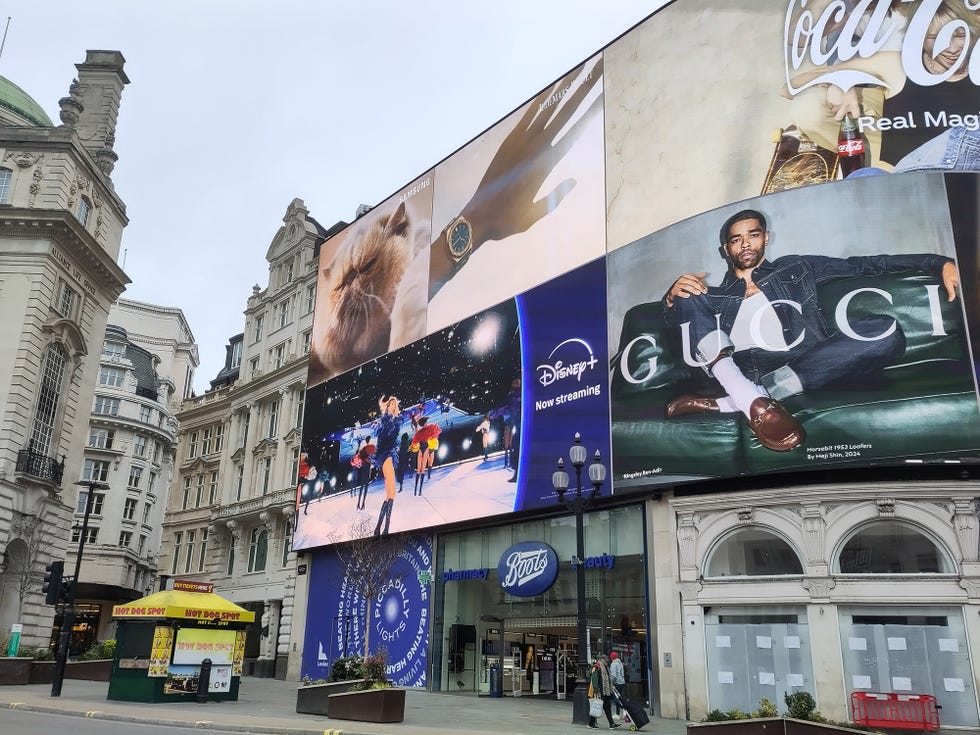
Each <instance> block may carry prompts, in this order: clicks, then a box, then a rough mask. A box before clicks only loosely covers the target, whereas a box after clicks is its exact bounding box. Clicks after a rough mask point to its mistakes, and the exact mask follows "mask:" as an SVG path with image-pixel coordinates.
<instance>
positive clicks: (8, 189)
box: [0, 51, 129, 645]
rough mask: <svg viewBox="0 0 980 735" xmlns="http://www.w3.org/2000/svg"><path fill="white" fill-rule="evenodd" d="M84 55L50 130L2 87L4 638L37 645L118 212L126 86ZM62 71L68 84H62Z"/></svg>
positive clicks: (108, 67) (89, 396)
mask: <svg viewBox="0 0 980 735" xmlns="http://www.w3.org/2000/svg"><path fill="white" fill-rule="evenodd" d="M124 62H125V60H124V59H123V56H122V54H120V53H119V52H118V51H88V52H87V53H86V57H85V61H84V62H82V63H80V64H77V65H76V69H77V78H76V79H75V80H74V81H72V83H71V85H70V87H69V91H68V94H67V95H66V96H65V97H64V98H62V99H61V100H60V102H59V105H60V107H61V115H60V116H61V124H60V125H55V124H53V123H52V121H51V120H50V119H49V118H48V117H47V115H46V114H45V113H44V111H43V109H42V108H41V106H40V105H38V104H37V103H36V102H35V101H34V100H32V99H31V98H30V96H29V95H27V94H26V93H25V92H24V91H23V90H21V89H19V88H18V87H17V86H16V85H14V84H13V83H11V82H9V81H8V80H6V79H3V78H0V313H2V314H3V315H4V318H3V320H2V323H0V348H2V349H0V406H2V409H0V411H2V414H0V551H2V553H3V561H2V567H0V569H2V574H0V629H2V630H9V628H10V626H11V625H12V624H14V623H18V622H19V623H21V624H22V625H23V637H22V641H23V643H24V644H25V645H39V644H46V643H47V641H48V638H49V634H50V628H51V620H52V613H53V611H52V609H51V608H50V607H46V606H45V605H44V600H43V597H42V596H41V594H40V588H41V580H42V576H43V571H44V567H45V564H47V563H48V562H50V561H51V560H53V559H57V558H62V557H63V556H64V554H65V550H66V546H67V542H68V538H69V536H70V532H69V529H70V527H71V523H72V519H73V514H72V510H73V505H74V502H75V493H74V492H73V490H72V489H71V488H70V485H71V483H72V482H73V481H74V480H75V478H77V477H79V476H80V475H81V472H82V462H83V446H84V444H85V440H86V435H87V428H88V415H89V411H90V407H91V405H92V401H93V389H94V386H95V381H96V377H97V375H98V371H99V353H100V351H101V350H100V348H101V344H102V337H103V334H104V332H105V326H106V322H107V319H108V315H109V309H110V306H111V304H112V303H113V302H114V301H115V300H116V299H117V298H118V297H119V295H120V294H121V293H122V291H123V290H124V288H125V286H126V284H127V283H128V281H129V279H128V278H127V277H126V274H125V273H124V272H123V270H122V268H121V267H120V266H119V264H118V262H117V259H118V256H119V250H120V241H121V238H122V231H123V228H124V227H125V226H126V224H127V221H128V220H127V216H126V207H125V204H124V203H123V200H122V199H121V198H120V196H119V194H118V193H117V192H116V190H115V187H114V186H113V182H112V178H111V175H112V171H113V168H114V166H115V162H116V159H117V155H116V153H115V152H114V151H113V145H114V142H115V135H116V118H117V115H118V111H119V105H120V100H121V96H122V91H123V87H124V86H125V85H126V84H127V83H128V82H129V80H128V78H127V77H126V73H125V72H124V71H123V66H124ZM66 76H67V75H66Z"/></svg>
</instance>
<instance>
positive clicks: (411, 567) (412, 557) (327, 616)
mask: <svg viewBox="0 0 980 735" xmlns="http://www.w3.org/2000/svg"><path fill="white" fill-rule="evenodd" d="M311 565H312V568H311V570H310V586H309V589H310V600H309V605H308V608H307V610H308V613H307V621H306V645H305V646H304V647H303V673H302V676H304V677H309V678H311V679H326V678H327V677H328V676H329V674H330V667H331V666H332V664H333V662H334V661H335V660H336V659H338V658H340V657H342V656H363V655H364V646H365V637H367V638H368V640H369V642H370V646H371V651H372V652H375V651H376V650H377V649H378V648H379V647H382V646H383V647H384V648H385V649H386V650H387V666H388V678H389V679H390V680H391V681H392V682H393V683H394V685H395V686H403V687H425V685H426V668H427V667H426V651H427V650H428V647H429V622H428V614H429V581H428V579H429V572H431V569H432V540H431V539H430V538H428V537H415V538H410V539H408V540H407V542H406V545H405V549H404V550H403V551H402V552H401V554H400V555H399V557H398V560H397V561H396V562H395V563H394V564H393V565H392V567H391V570H390V578H389V579H388V581H387V582H386V583H385V584H384V585H382V590H381V592H380V593H379V594H378V595H377V596H376V597H375V598H374V599H372V600H370V601H369V602H367V601H365V600H364V598H363V597H361V596H360V595H359V594H358V593H357V592H356V591H355V584H352V583H351V581H350V580H349V579H348V578H347V572H346V567H345V564H344V562H343V560H342V559H341V557H340V556H338V555H337V553H336V551H333V550H329V549H327V550H323V551H319V552H316V553H314V555H313V557H312V559H311ZM366 626H370V628H369V630H368V631H367V632H366Z"/></svg>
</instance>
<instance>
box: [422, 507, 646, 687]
mask: <svg viewBox="0 0 980 735" xmlns="http://www.w3.org/2000/svg"><path fill="white" fill-rule="evenodd" d="M584 524H585V556H586V563H587V566H586V569H585V597H586V622H587V630H588V636H589V648H590V650H589V651H586V652H584V653H583V659H589V658H590V657H594V656H595V655H596V654H598V653H599V652H602V653H607V654H608V653H609V652H611V651H617V652H618V653H619V654H620V656H621V657H622V658H623V660H624V663H625V665H626V669H627V680H628V684H627V689H628V693H629V695H630V696H631V697H634V698H638V699H647V698H648V691H647V683H646V677H645V674H644V672H645V671H646V669H647V663H646V652H647V645H646V629H647V617H646V603H645V600H646V592H645V573H644V569H645V564H644V546H643V540H644V538H645V529H644V520H643V512H642V509H641V508H640V507H637V506H631V507H626V508H616V509H611V510H604V511H599V512H594V513H588V514H586V515H585V517H584ZM575 529H576V527H575V517H574V516H563V517H558V518H549V519H545V520H540V521H532V522H528V523H518V524H512V525H508V526H501V527H495V528H489V529H483V530H478V531H470V532H465V533H459V534H446V535H442V536H440V542H439V548H438V550H437V557H436V569H435V572H436V574H435V577H436V579H435V582H436V597H435V613H434V615H435V621H436V622H434V625H433V631H432V645H433V660H432V667H433V668H432V671H433V678H432V689H433V691H452V692H461V691H477V692H484V693H486V692H489V675H490V666H491V665H493V664H496V665H500V664H501V658H500V656H501V654H503V667H504V669H503V670H504V675H505V676H504V688H505V689H506V690H507V691H511V690H512V689H513V690H520V691H522V692H528V693H530V692H532V691H534V690H535V688H536V691H538V692H539V693H541V694H546V693H555V694H557V695H559V696H560V694H561V692H563V691H564V692H569V695H568V696H569V697H570V696H571V695H570V692H571V687H572V684H573V683H574V680H575V673H576V665H577V662H578V655H579V652H578V630H577V625H578V615H577V611H578V602H577V569H576V568H575V567H573V566H572V557H573V556H575V552H576V530H575ZM522 541H533V542H544V543H545V544H547V545H548V546H550V547H551V548H552V549H554V551H555V553H556V554H557V556H558V561H559V567H558V577H557V579H556V580H555V583H554V584H553V585H552V586H551V587H550V588H549V589H548V590H547V591H545V592H544V593H542V594H540V595H537V596H534V597H516V596H511V595H509V594H507V593H505V592H504V591H503V589H502V588H501V586H500V580H499V579H498V577H497V563H498V562H499V561H500V557H501V555H502V554H503V553H504V551H506V550H507V549H508V548H509V547H510V546H512V545H513V544H516V543H518V542H522ZM450 570H453V571H457V572H458V571H467V570H470V571H471V570H486V578H485V579H482V578H479V577H477V578H473V577H472V576H470V577H468V578H461V579H453V578H452V575H451V574H450ZM447 575H448V576H447ZM439 621H446V622H439ZM500 621H506V622H505V623H502V622H500ZM501 638H503V649H502V650H501V643H500V641H501Z"/></svg>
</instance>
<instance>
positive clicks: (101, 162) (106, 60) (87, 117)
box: [71, 51, 129, 176]
mask: <svg viewBox="0 0 980 735" xmlns="http://www.w3.org/2000/svg"><path fill="white" fill-rule="evenodd" d="M125 63H126V59H124V58H123V55H122V54H121V53H119V52H118V51H86V52H85V62H84V63H82V64H75V68H76V69H78V90H77V93H75V94H72V95H71V96H72V97H75V99H76V100H77V102H78V105H79V107H81V110H80V111H79V112H78V120H77V122H75V125H74V127H75V131H76V132H77V133H78V137H79V138H80V139H81V141H82V145H84V146H85V148H86V149H87V150H88V152H89V153H91V154H92V156H93V157H94V158H95V160H96V162H97V163H98V166H99V168H100V169H102V171H103V173H105V175H106V176H108V175H110V174H111V173H112V169H113V167H114V166H115V163H116V160H117V158H118V156H116V154H115V152H114V151H113V150H112V147H113V145H114V144H115V141H116V118H117V117H118V116H119V100H120V99H121V97H122V91H123V87H124V86H125V85H127V84H129V77H127V76H126V72H124V71H123V64H125Z"/></svg>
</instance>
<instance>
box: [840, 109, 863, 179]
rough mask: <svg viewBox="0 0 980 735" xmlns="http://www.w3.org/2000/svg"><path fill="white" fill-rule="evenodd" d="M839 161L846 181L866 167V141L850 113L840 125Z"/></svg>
mask: <svg viewBox="0 0 980 735" xmlns="http://www.w3.org/2000/svg"><path fill="white" fill-rule="evenodd" d="M837 161H838V163H839V165H840V170H841V175H842V176H843V178H845V179H846V178H847V177H848V176H850V175H851V174H852V173H854V172H855V171H857V170H858V169H859V168H864V165H865V164H864V139H863V138H862V137H861V133H860V131H859V130H858V126H857V123H856V122H854V118H853V117H851V115H850V113H847V114H845V115H844V119H843V121H842V122H841V124H840V135H838V136H837Z"/></svg>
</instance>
